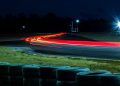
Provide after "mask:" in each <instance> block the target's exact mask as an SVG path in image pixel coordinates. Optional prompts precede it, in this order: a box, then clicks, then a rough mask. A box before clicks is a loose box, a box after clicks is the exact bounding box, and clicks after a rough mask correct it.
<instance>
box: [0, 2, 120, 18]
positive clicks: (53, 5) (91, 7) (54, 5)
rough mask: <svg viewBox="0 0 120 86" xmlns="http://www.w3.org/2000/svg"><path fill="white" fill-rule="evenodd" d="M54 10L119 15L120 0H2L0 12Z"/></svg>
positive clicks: (70, 13)
mask: <svg viewBox="0 0 120 86" xmlns="http://www.w3.org/2000/svg"><path fill="white" fill-rule="evenodd" d="M20 12H24V13H26V14H30V13H38V14H40V15H43V14H46V13H47V12H54V13H56V14H57V15H59V16H73V17H110V16H112V15H113V16H114V15H119V13H120V0H0V14H1V15H4V14H7V13H12V14H17V13H20Z"/></svg>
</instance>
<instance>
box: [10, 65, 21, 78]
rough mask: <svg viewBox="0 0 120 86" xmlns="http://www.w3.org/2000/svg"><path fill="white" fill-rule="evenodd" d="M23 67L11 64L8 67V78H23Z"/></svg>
mask: <svg viewBox="0 0 120 86" xmlns="http://www.w3.org/2000/svg"><path fill="white" fill-rule="evenodd" d="M22 66H23V65H21V64H13V65H10V68H9V72H10V76H23V67H22Z"/></svg>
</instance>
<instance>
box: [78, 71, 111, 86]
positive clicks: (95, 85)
mask: <svg viewBox="0 0 120 86" xmlns="http://www.w3.org/2000/svg"><path fill="white" fill-rule="evenodd" d="M111 74H112V73H111V72H109V71H106V70H98V71H93V72H88V73H87V72H86V73H82V72H80V73H77V76H76V81H77V86H103V85H101V76H107V75H111ZM108 86H109V85H108Z"/></svg>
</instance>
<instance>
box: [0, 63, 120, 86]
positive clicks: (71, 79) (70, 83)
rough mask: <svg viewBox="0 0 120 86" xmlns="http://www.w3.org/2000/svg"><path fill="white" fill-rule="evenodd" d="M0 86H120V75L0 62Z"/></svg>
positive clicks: (79, 68) (102, 71) (105, 71)
mask: <svg viewBox="0 0 120 86" xmlns="http://www.w3.org/2000/svg"><path fill="white" fill-rule="evenodd" d="M0 86H120V73H111V72H109V71H107V70H97V71H90V69H89V68H82V67H70V66H60V67H59V66H58V67H56V66H40V65H21V64H14V65H13V64H12V65H11V64H9V63H7V62H0Z"/></svg>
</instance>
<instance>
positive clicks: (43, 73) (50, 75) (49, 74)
mask: <svg viewBox="0 0 120 86" xmlns="http://www.w3.org/2000/svg"><path fill="white" fill-rule="evenodd" d="M67 67H69V66H61V67H56V66H42V67H40V78H41V86H56V83H57V79H56V70H57V69H58V68H67Z"/></svg>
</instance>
